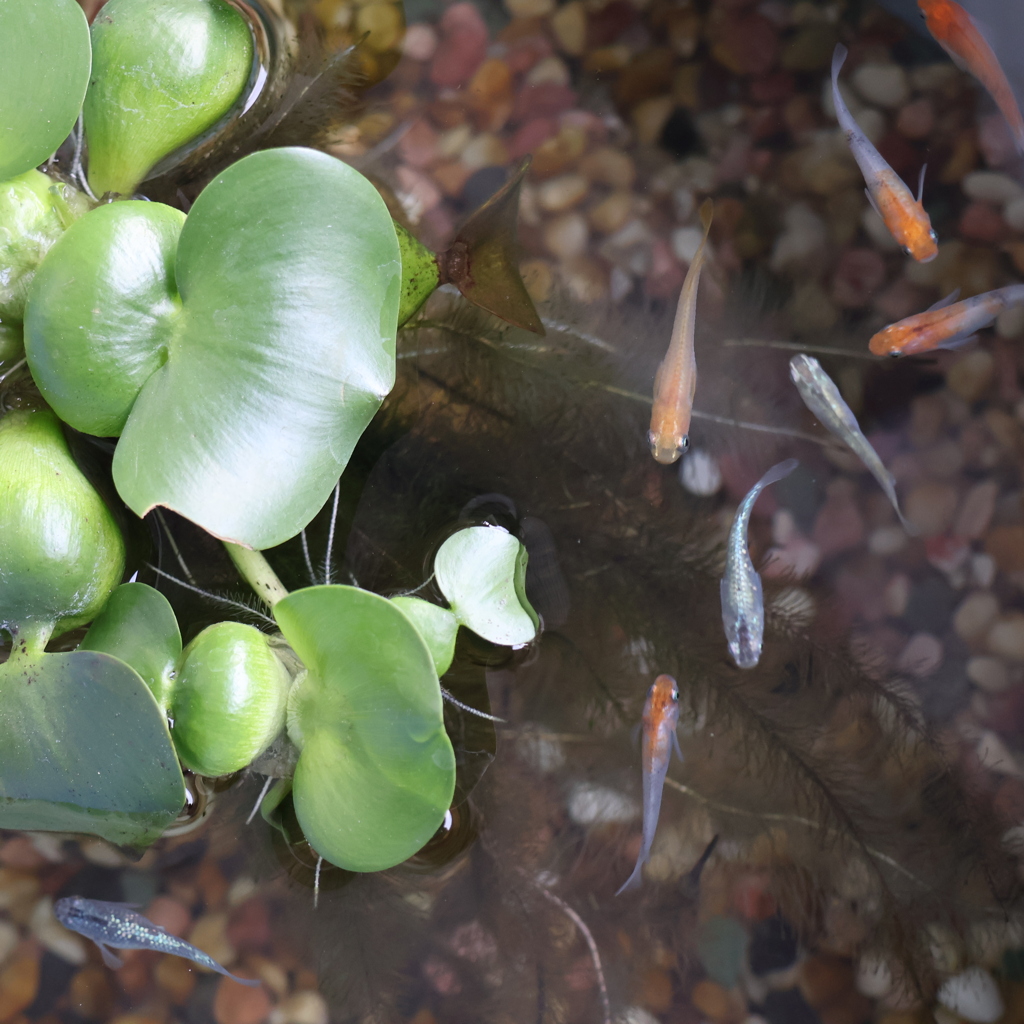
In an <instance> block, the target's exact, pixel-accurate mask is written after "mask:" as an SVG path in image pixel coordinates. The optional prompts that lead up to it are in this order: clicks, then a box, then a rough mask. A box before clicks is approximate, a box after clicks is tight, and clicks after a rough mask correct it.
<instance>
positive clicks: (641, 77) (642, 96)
mask: <svg viewBox="0 0 1024 1024" xmlns="http://www.w3.org/2000/svg"><path fill="white" fill-rule="evenodd" d="M674 68H675V54H673V53H672V51H671V50H670V49H669V48H668V47H667V46H657V47H654V48H652V49H649V50H645V51H644V52H643V53H638V54H637V55H636V56H635V57H634V58H633V60H632V61H631V62H630V63H629V66H628V67H626V68H624V69H623V70H622V72H621V73H620V74H619V76H618V77H617V78H616V79H615V85H614V87H613V90H612V93H613V95H614V97H615V102H616V103H617V104H618V105H619V106H620V107H621V108H623V109H629V108H630V107H634V106H636V105H637V104H638V103H642V102H643V101H644V100H649V99H651V98H652V97H653V96H659V95H661V94H662V93H666V92H668V90H669V89H670V88H671V87H672V74H673V70H674Z"/></svg>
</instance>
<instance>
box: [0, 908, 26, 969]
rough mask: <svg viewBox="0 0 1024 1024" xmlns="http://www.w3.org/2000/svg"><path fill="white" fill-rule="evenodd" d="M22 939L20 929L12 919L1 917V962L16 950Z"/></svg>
mask: <svg viewBox="0 0 1024 1024" xmlns="http://www.w3.org/2000/svg"><path fill="white" fill-rule="evenodd" d="M20 941H21V936H20V935H19V934H18V929H17V928H16V927H15V926H14V925H13V924H11V922H10V921H8V920H6V919H3V918H0V964H2V963H4V962H5V961H6V960H7V958H8V957H9V956H10V955H11V954H12V953H13V952H14V949H15V947H16V946H17V945H18V943H19V942H20Z"/></svg>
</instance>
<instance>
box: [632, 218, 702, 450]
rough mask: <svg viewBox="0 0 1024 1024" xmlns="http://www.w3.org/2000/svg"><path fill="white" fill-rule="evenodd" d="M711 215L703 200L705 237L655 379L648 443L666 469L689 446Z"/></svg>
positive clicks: (688, 275) (686, 283) (689, 271)
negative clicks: (699, 290) (695, 336)
mask: <svg viewBox="0 0 1024 1024" xmlns="http://www.w3.org/2000/svg"><path fill="white" fill-rule="evenodd" d="M714 212H715V210H714V203H712V202H711V200H710V199H705V200H704V202H703V203H702V204H701V208H700V222H701V224H702V225H703V226H704V237H703V238H702V239H701V243H700V246H699V247H698V248H697V251H696V253H694V256H693V259H692V260H691V261H690V268H689V269H688V270H687V271H686V279H685V280H684V281H683V289H682V291H681V292H680V293H679V305H678V306H676V318H675V320H674V321H673V323H672V340H671V341H670V342H669V345H668V352H666V353H665V358H664V359H663V360H662V362H661V366H659V367H658V375H657V376H656V377H655V378H654V408H653V409H652V410H651V430H650V433H649V434H648V435H647V440H648V441H649V442H650V445H651V454H652V455H653V456H654V459H655V461H656V462H660V463H662V464H663V465H666V466H667V465H669V464H671V463H673V462H675V461H676V459H678V458H679V456H680V455H682V454H683V452H685V451H686V449H687V448H689V446H690V439H689V437H688V436H687V435H688V434H689V432H690V417H691V416H692V415H693V395H694V392H695V391H696V390H697V360H696V357H695V356H694V354H693V331H694V327H695V325H696V321H697V285H698V284H699V283H700V270H701V267H702V266H703V264H704V250H705V249H706V248H707V241H708V232H709V231H710V230H711V217H712V215H713V214H714Z"/></svg>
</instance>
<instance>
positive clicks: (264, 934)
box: [227, 898, 273, 953]
mask: <svg viewBox="0 0 1024 1024" xmlns="http://www.w3.org/2000/svg"><path fill="white" fill-rule="evenodd" d="M227 938H228V942H230V943H231V945H232V946H234V947H235V949H237V950H238V951H239V952H240V953H247V952H248V953H258V952H261V951H263V950H265V949H266V948H267V947H268V946H269V945H270V940H271V939H272V938H273V934H272V932H271V930H270V914H269V912H268V911H267V905H266V903H264V902H263V900H261V899H259V898H254V899H250V900H246V901H245V902H244V903H241V904H239V905H238V906H237V907H235V908H234V910H232V911H231V916H230V917H229V918H228V925H227Z"/></svg>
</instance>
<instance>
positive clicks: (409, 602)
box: [391, 596, 459, 676]
mask: <svg viewBox="0 0 1024 1024" xmlns="http://www.w3.org/2000/svg"><path fill="white" fill-rule="evenodd" d="M391 603H392V604H393V605H396V606H397V607H399V608H401V609H402V612H403V613H404V614H405V616H406V617H407V618H408V619H409V621H410V622H411V623H412V624H413V625H414V626H415V627H416V629H417V630H418V632H419V634H420V636H421V637H423V641H424V643H425V644H426V645H427V650H428V651H430V657H431V658H432V659H433V661H434V669H435V671H436V672H437V674H438V676H443V675H444V674H445V672H447V671H448V669H449V668H451V664H452V659H453V658H454V657H455V636H456V634H457V633H458V631H459V623H458V621H457V620H456V618H455V616H454V615H452V613H451V612H450V611H448V609H447V608H439V607H438V606H437V605H436V604H431V603H430V602H429V601H424V600H423V599H422V598H420V597H401V596H400V597H393V598H391Z"/></svg>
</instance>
